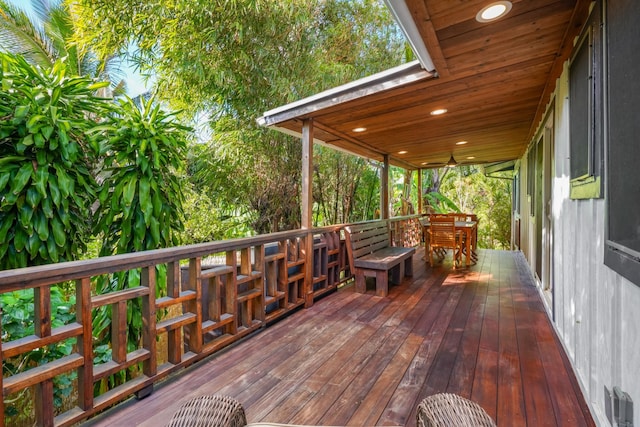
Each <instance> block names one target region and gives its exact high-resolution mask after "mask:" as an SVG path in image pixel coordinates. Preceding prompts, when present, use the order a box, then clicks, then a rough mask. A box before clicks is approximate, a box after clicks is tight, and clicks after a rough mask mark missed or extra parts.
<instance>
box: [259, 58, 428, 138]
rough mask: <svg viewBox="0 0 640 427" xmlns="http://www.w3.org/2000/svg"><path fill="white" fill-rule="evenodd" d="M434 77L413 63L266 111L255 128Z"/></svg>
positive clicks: (419, 65)
mask: <svg viewBox="0 0 640 427" xmlns="http://www.w3.org/2000/svg"><path fill="white" fill-rule="evenodd" d="M433 77H435V74H433V73H431V72H429V71H426V70H424V69H423V68H422V65H421V64H420V62H419V61H412V62H409V63H407V64H403V65H400V66H398V67H394V68H391V69H389V70H386V71H382V72H380V73H377V74H374V75H372V76H369V77H365V78H363V79H360V80H356V81H353V82H351V83H347V84H345V85H342V86H338V87H336V88H333V89H329V90H326V91H324V92H320V93H318V94H316V95H313V96H310V97H308V98H304V99H301V100H299V101H296V102H292V103H290V104H287V105H283V106H281V107H278V108H274V109H273V110H269V111H267V112H265V113H264V114H263V115H262V117H259V118H258V124H259V125H261V126H274V125H277V124H278V123H282V122H285V121H287V120H291V119H294V118H298V117H301V116H303V115H309V114H312V113H314V112H316V111H319V110H322V109H324V108H327V107H331V106H333V105H337V104H341V103H343V102H347V101H352V100H354V99H358V98H362V97H364V96H367V95H372V94H375V93H378V92H382V91H385V90H389V89H393V88H396V87H399V86H403V85H406V84H409V83H412V82H415V81H419V80H423V79H428V78H433Z"/></svg>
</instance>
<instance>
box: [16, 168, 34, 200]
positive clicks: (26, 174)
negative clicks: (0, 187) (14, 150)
mask: <svg viewBox="0 0 640 427" xmlns="http://www.w3.org/2000/svg"><path fill="white" fill-rule="evenodd" d="M32 172H33V166H32V165H31V163H25V164H24V165H22V167H21V168H20V170H19V171H18V173H17V174H16V176H15V178H14V179H13V182H12V185H11V192H12V193H13V194H15V195H18V194H19V193H20V192H21V191H22V189H23V188H24V187H25V185H27V182H29V178H31V173H32Z"/></svg>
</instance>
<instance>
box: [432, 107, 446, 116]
mask: <svg viewBox="0 0 640 427" xmlns="http://www.w3.org/2000/svg"><path fill="white" fill-rule="evenodd" d="M446 112H447V109H446V108H438V109H437V110H433V111H432V112H431V113H430V114H431V115H432V116H439V115H440V114H444V113H446Z"/></svg>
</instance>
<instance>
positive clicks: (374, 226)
mask: <svg viewBox="0 0 640 427" xmlns="http://www.w3.org/2000/svg"><path fill="white" fill-rule="evenodd" d="M345 237H346V240H347V253H348V255H349V262H350V265H351V268H352V270H353V271H352V272H353V275H354V276H355V281H356V292H360V293H364V292H365V291H366V282H365V278H366V277H375V279H376V295H378V296H383V297H384V296H387V294H388V292H389V277H388V275H389V272H390V273H391V283H393V284H399V283H400V282H401V281H402V278H403V277H404V276H412V275H413V259H412V257H413V254H414V253H415V251H416V250H415V248H404V247H397V246H391V245H390V241H389V237H390V235H389V222H388V221H386V220H382V221H371V222H368V223H364V224H356V225H352V226H347V227H345Z"/></svg>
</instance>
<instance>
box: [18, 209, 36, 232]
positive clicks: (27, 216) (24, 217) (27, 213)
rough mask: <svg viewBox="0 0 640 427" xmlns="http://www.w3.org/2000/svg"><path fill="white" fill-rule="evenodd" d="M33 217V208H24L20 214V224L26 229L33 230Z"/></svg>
mask: <svg viewBox="0 0 640 427" xmlns="http://www.w3.org/2000/svg"><path fill="white" fill-rule="evenodd" d="M32 216H33V208H32V207H31V206H29V205H28V204H26V205H24V206H22V208H21V209H20V213H19V218H20V224H22V226H23V227H25V228H32V225H31V217H32Z"/></svg>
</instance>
